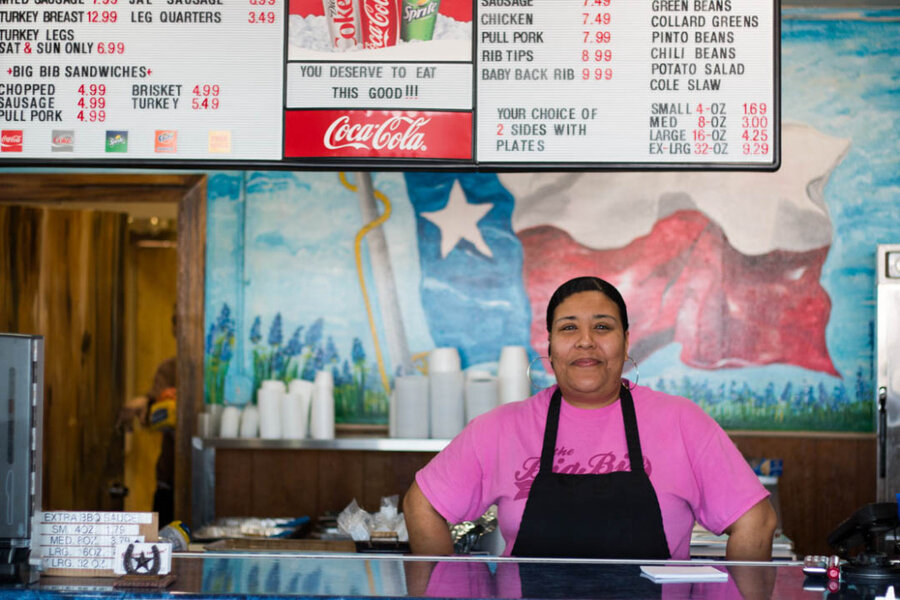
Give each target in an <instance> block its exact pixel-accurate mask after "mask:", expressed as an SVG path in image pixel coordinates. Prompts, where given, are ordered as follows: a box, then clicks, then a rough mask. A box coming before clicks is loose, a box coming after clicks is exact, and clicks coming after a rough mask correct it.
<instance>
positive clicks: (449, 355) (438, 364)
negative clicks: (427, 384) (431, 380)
mask: <svg viewBox="0 0 900 600" xmlns="http://www.w3.org/2000/svg"><path fill="white" fill-rule="evenodd" d="M459 370H460V359H459V351H458V350H457V349H456V348H435V349H434V350H432V351H431V353H430V354H429V355H428V374H429V375H430V374H432V373H454V372H456V371H459Z"/></svg>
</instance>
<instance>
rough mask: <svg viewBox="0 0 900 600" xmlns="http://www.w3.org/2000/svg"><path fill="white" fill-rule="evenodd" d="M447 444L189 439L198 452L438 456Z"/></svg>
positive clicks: (373, 440)
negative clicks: (374, 452)
mask: <svg viewBox="0 0 900 600" xmlns="http://www.w3.org/2000/svg"><path fill="white" fill-rule="evenodd" d="M449 443H450V440H430V439H429V440H423V439H401V438H336V439H333V440H312V439H302V440H281V439H279V440H264V439H260V438H206V439H204V438H200V437H196V436H195V437H194V438H192V444H193V446H194V448H196V449H197V450H203V449H206V448H228V449H242V448H243V449H251V450H377V451H383V452H440V451H441V450H443V449H444V446H446V445H447V444H449Z"/></svg>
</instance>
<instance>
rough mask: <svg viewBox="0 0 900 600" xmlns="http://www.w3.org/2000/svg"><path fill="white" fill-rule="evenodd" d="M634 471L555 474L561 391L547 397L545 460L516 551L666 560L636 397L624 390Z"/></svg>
mask: <svg viewBox="0 0 900 600" xmlns="http://www.w3.org/2000/svg"><path fill="white" fill-rule="evenodd" d="M619 399H620V403H621V405H622V417H623V421H624V423H625V438H626V440H627V442H628V458H629V460H630V462H631V471H618V472H614V473H607V474H605V475H588V474H581V475H575V474H571V473H554V472H553V456H554V450H555V448H556V433H557V430H558V429H559V411H560V405H561V404H562V394H561V393H560V391H559V388H557V389H556V391H555V392H554V393H553V397H552V398H551V399H550V410H549V411H548V413H547V424H546V426H545V429H544V446H543V449H542V450H541V463H540V469H539V470H538V474H537V476H536V477H535V478H534V483H532V484H531V491H530V492H529V493H528V499H527V500H526V502H525V512H524V513H523V514H522V523H521V524H520V525H519V534H518V535H517V536H516V543H515V545H514V546H513V550H512V554H513V556H552V557H571V558H647V559H666V558H669V557H670V555H669V545H668V543H666V535H665V531H664V530H663V524H662V513H660V510H659V501H658V500H657V498H656V491H655V490H654V489H653V485H652V484H651V483H650V478H649V477H648V476H647V473H646V472H645V471H644V458H643V454H642V453H641V442H640V438H639V436H638V429H637V419H636V418H635V415H634V401H633V400H632V398H631V392H630V391H629V390H628V387H627V386H626V385H624V384H623V385H622V391H621V394H620V396H619Z"/></svg>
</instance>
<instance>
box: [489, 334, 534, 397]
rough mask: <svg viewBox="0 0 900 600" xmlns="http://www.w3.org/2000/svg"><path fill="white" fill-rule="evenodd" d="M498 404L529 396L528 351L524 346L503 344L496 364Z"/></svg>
mask: <svg viewBox="0 0 900 600" xmlns="http://www.w3.org/2000/svg"><path fill="white" fill-rule="evenodd" d="M497 383H498V388H499V397H500V404H508V403H510V402H518V401H519V400H524V399H525V398H528V397H529V396H531V381H530V380H529V379H528V352H527V351H526V350H525V347H524V346H504V347H503V349H502V350H500V361H499V363H498V365H497Z"/></svg>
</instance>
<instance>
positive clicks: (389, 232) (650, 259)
mask: <svg viewBox="0 0 900 600" xmlns="http://www.w3.org/2000/svg"><path fill="white" fill-rule="evenodd" d="M898 17H900V11H873V12H865V13H853V14H849V13H847V12H840V13H838V12H831V11H825V10H791V11H785V13H784V21H783V32H782V39H783V47H782V53H783V55H782V81H783V110H782V114H783V119H784V126H783V139H782V145H783V146H782V147H783V165H782V168H781V169H780V170H779V171H777V172H775V173H727V172H705V173H697V172H685V173H666V172H661V173H655V172H654V173H502V174H492V173H481V174H473V173H462V174H460V173H406V174H403V173H383V172H378V173H371V174H364V173H336V172H328V173H318V172H316V173H313V172H297V173H282V172H277V173H271V172H246V173H215V174H212V175H211V178H210V183H209V188H208V189H209V216H208V223H209V232H208V250H207V261H208V276H207V332H208V336H207V342H206V348H207V365H206V367H207V368H206V374H207V401H208V402H213V403H221V402H224V401H228V402H235V403H244V402H246V401H248V399H249V398H250V397H251V395H252V391H253V390H254V389H255V388H256V387H257V386H258V382H259V381H261V380H262V379H267V378H280V379H285V380H289V379H292V378H304V379H312V377H313V374H314V373H315V371H316V370H321V369H326V370H330V371H332V373H333V376H334V380H335V403H336V419H337V422H338V423H374V424H379V423H386V421H387V399H388V395H389V390H390V387H391V381H392V378H393V377H394V376H395V375H396V374H398V373H405V372H409V371H412V370H413V369H416V368H417V367H419V366H420V364H421V356H422V355H423V354H424V353H426V352H427V351H429V350H431V349H433V348H435V347H440V346H452V347H455V348H457V349H459V351H460V354H461V357H462V361H463V367H464V368H477V369H481V370H491V369H495V368H496V362H497V360H498V356H499V353H500V349H501V347H502V346H504V345H523V346H526V347H528V349H529V353H530V355H531V356H532V357H533V358H536V357H538V356H541V355H543V354H545V353H546V352H545V350H546V341H547V339H546V338H547V336H546V331H544V327H543V315H544V310H545V307H546V303H547V300H548V298H549V296H550V294H551V293H552V291H553V289H555V287H556V286H557V285H558V284H559V283H561V282H562V281H564V280H566V279H568V278H569V277H572V276H576V275H581V274H586V273H590V274H596V275H599V276H601V277H604V278H606V279H609V280H610V281H611V282H613V283H614V284H616V285H617V286H618V287H619V289H620V290H621V291H622V293H623V295H624V296H625V299H626V302H627V303H628V308H629V320H630V322H631V351H632V352H631V353H632V355H633V356H634V358H635V359H636V360H637V362H638V363H639V371H640V373H639V375H638V374H636V373H634V372H631V373H628V376H630V377H632V378H634V377H639V378H640V382H641V383H648V384H649V385H651V386H652V387H655V388H657V389H661V390H665V391H668V392H671V393H676V394H680V395H684V396H687V397H690V398H692V399H693V400H694V401H695V402H697V403H698V404H700V405H701V406H703V408H704V409H705V410H707V411H708V412H709V413H710V414H711V415H712V416H713V417H715V418H716V420H718V421H719V422H720V423H721V424H722V425H723V426H725V427H726V428H732V429H763V430H840V431H871V430H872V429H873V402H872V394H873V378H874V373H873V364H872V361H873V341H874V338H873V335H874V333H873V332H874V315H875V311H874V291H875V290H874V285H875V283H874V281H875V265H874V256H875V245H876V244H878V243H892V242H900V224H898V222H897V219H896V217H895V215H896V206H897V204H898V201H900V198H898V192H897V190H898V189H900V188H898V183H900V152H898V145H900V137H898V134H897V131H896V130H897V128H896V124H897V123H898V122H900V99H898V97H897V94H896V81H897V80H898V78H900V63H898V62H897V61H896V60H895V59H894V57H895V56H896V55H897V53H898V52H900V23H898ZM892 125H893V126H892ZM536 364H540V363H539V362H538V363H536ZM550 382H552V374H548V373H546V372H544V371H540V370H539V373H538V375H537V377H536V383H537V384H538V385H540V386H544V385H548V384H549V383H550Z"/></svg>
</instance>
